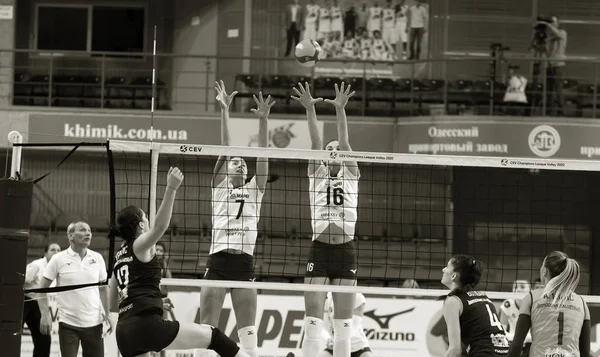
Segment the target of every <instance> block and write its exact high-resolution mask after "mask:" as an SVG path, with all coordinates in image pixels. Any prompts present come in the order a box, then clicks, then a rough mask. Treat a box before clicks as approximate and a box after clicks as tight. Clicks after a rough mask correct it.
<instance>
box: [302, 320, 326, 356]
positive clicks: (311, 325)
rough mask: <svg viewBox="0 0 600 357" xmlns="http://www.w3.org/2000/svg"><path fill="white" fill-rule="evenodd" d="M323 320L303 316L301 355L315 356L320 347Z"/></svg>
mask: <svg viewBox="0 0 600 357" xmlns="http://www.w3.org/2000/svg"><path fill="white" fill-rule="evenodd" d="M322 328H323V320H321V319H320V318H318V317H312V316H306V317H305V318H304V340H303V341H302V357H316V356H317V354H318V353H319V350H320V349H321V330H322Z"/></svg>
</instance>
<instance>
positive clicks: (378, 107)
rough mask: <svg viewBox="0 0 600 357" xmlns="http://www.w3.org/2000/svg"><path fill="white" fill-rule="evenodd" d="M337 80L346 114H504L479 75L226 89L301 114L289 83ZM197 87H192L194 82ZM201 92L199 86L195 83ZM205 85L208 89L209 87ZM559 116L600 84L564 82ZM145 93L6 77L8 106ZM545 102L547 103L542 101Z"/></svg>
mask: <svg viewBox="0 0 600 357" xmlns="http://www.w3.org/2000/svg"><path fill="white" fill-rule="evenodd" d="M340 81H344V82H346V83H350V84H351V85H352V87H353V88H354V90H355V91H356V95H355V96H354V97H353V98H352V99H351V103H350V104H349V105H348V108H347V110H348V112H349V114H350V115H367V116H411V115H430V114H438V113H439V112H440V111H443V112H444V113H446V114H449V115H456V114H463V112H464V111H465V110H469V114H472V115H503V114H506V110H505V103H504V101H503V99H504V95H505V92H506V84H504V83H502V82H492V81H490V80H481V79H464V78H463V79H453V80H447V81H445V80H443V79H410V78H397V79H392V78H385V77H381V78H363V77H331V76H322V77H309V76H296V75H262V74H238V75H236V76H235V83H234V85H233V88H232V90H237V91H238V92H239V94H238V96H237V99H238V103H240V100H241V99H243V98H251V97H252V95H253V94H255V93H257V92H258V91H263V92H264V93H266V94H270V95H271V96H273V97H275V98H276V99H278V105H277V106H275V107H274V108H273V111H274V112H279V113H302V112H303V108H301V107H300V106H299V104H298V103H296V102H295V101H294V100H291V99H290V95H292V94H293V92H292V87H293V86H294V85H296V84H297V83H298V82H309V83H311V84H312V87H313V89H314V96H319V97H332V96H333V95H334V92H333V84H334V83H338V82H340ZM199 88H200V87H199ZM202 89H205V88H204V87H202ZM210 89H212V88H210ZM171 90H172V88H169V86H168V85H167V84H166V83H165V82H163V81H162V80H160V79H158V80H157V86H156V99H157V103H156V109H158V110H170V109H177V108H173V106H172V104H171V103H170V102H169V99H168V98H169V93H171ZM543 93H544V85H543V83H541V82H538V83H532V82H531V81H530V82H529V83H528V86H527V91H526V94H527V97H528V100H529V103H530V104H532V103H533V104H534V105H533V106H532V107H531V108H530V109H528V111H527V112H526V113H524V115H543V114H541V107H542V105H543V101H542V96H543ZM563 93H564V97H565V103H566V109H565V116H569V117H592V116H594V115H595V112H596V111H595V110H594V106H596V108H600V100H599V99H600V86H595V85H594V84H591V83H584V81H582V82H579V81H578V80H574V79H565V80H564V88H563ZM151 98H152V79H151V77H131V78H127V77H120V76H116V77H108V78H106V79H105V80H104V81H103V80H102V77H101V76H71V75H54V76H51V77H50V76H48V75H43V74H42V75H30V74H25V73H17V74H15V76H14V96H13V104H14V105H27V106H45V107H47V106H51V107H76V108H77V107H79V108H108V109H110V108H114V109H144V110H146V109H150V105H151ZM246 104H247V105H239V104H238V105H236V106H234V108H235V109H234V110H237V111H248V110H249V107H247V106H248V105H252V102H251V101H250V102H248V101H246ZM547 106H548V107H551V105H550V104H547ZM328 110H329V111H331V113H333V108H328V107H327V106H323V108H322V111H323V113H324V114H327V113H326V112H327V111H328Z"/></svg>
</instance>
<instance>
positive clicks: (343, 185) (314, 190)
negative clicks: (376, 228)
mask: <svg viewBox="0 0 600 357" xmlns="http://www.w3.org/2000/svg"><path fill="white" fill-rule="evenodd" d="M308 178H309V184H310V186H309V196H310V210H311V215H312V228H313V238H312V239H313V240H315V239H317V238H318V237H319V235H320V234H321V233H323V232H324V231H325V230H326V229H327V228H328V227H329V225H330V224H332V223H333V224H335V225H336V226H338V227H340V228H342V229H343V230H344V232H345V233H346V235H348V236H350V237H354V229H355V227H356V218H357V213H356V207H357V206H358V180H359V178H360V174H358V176H354V175H353V174H352V172H351V171H350V170H348V167H346V165H342V168H341V169H340V171H339V172H338V174H337V175H336V176H331V175H330V173H329V168H328V167H327V166H325V164H323V163H321V164H320V165H319V166H318V167H317V168H316V169H315V172H314V173H313V174H312V175H310V174H309V175H308Z"/></svg>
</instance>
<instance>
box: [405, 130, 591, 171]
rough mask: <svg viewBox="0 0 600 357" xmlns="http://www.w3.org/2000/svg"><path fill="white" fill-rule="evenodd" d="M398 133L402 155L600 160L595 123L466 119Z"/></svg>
mask: <svg viewBox="0 0 600 357" xmlns="http://www.w3.org/2000/svg"><path fill="white" fill-rule="evenodd" d="M397 130H398V133H397V136H396V137H397V150H398V151H399V152H401V153H411V154H433V155H467V156H471V155H472V156H496V157H498V156H499V157H503V156H504V157H518V158H543V159H548V158H556V159H585V160H589V159H593V160H598V159H600V125H597V124H580V123H572V124H568V123H564V124H559V123H552V124H542V123H541V122H538V123H536V122H523V121H522V122H518V121H508V120H507V121H500V120H499V121H497V122H496V121H482V120H476V119H472V120H468V119H465V120H456V121H454V120H453V121H443V122H435V121H433V122H431V121H430V122H427V123H416V122H410V123H400V124H399V126H398V129H397ZM503 165H504V164H503ZM509 165H510V163H507V165H505V166H509ZM515 165H516V164H515Z"/></svg>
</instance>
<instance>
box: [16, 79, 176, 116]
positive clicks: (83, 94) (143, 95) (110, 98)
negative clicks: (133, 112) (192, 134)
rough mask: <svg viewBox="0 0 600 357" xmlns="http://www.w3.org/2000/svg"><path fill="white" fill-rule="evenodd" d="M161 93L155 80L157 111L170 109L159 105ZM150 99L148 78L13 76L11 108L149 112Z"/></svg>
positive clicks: (159, 83) (159, 85)
mask: <svg viewBox="0 0 600 357" xmlns="http://www.w3.org/2000/svg"><path fill="white" fill-rule="evenodd" d="M165 90H166V86H165V83H164V82H163V81H161V80H160V79H157V81H156V98H157V103H156V107H157V109H163V110H168V109H170V108H169V104H168V103H165V102H161V98H162V97H163V95H162V94H163V93H164V92H165ZM151 99H152V78H151V77H135V78H126V77H110V78H106V80H105V81H104V82H103V81H102V78H101V77H100V76H69V75H65V76H62V75H55V76H51V77H50V76H48V75H28V74H24V73H16V74H15V76H14V97H13V104H14V105H28V106H46V107H47V106H52V107H76V108H100V107H103V108H117V109H150V106H151Z"/></svg>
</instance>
